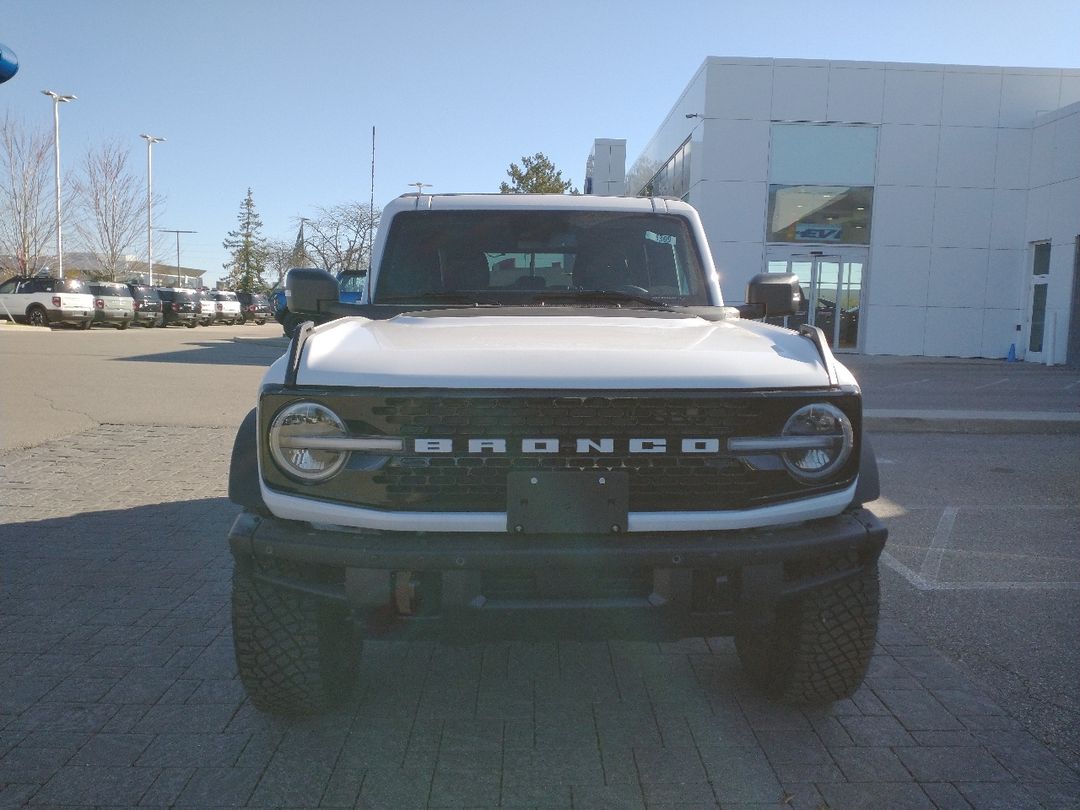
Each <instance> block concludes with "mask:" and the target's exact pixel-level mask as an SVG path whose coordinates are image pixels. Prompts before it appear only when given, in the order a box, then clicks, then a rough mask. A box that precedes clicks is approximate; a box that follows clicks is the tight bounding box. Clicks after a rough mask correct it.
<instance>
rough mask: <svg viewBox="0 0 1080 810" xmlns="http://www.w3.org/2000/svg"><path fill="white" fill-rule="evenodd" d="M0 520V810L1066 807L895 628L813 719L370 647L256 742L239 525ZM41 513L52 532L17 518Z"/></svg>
mask: <svg viewBox="0 0 1080 810" xmlns="http://www.w3.org/2000/svg"><path fill="white" fill-rule="evenodd" d="M183 494H184V493H183V492H177V493H174V495H176V496H177V497H180V498H182V497H183ZM5 496H6V497H5V500H6V501H7V508H6V509H5V514H6V515H16V516H19V515H21V516H23V518H24V519H23V520H21V521H20V522H17V523H6V524H0V588H2V589H0V684H3V686H2V687H0V786H2V788H0V789H2V790H3V791H4V792H3V797H4V798H5V800H8V799H12V798H14V799H15V801H14V802H13V803H14V804H15V805H19V804H21V803H26V804H29V805H30V806H33V805H37V804H45V805H65V806H66V805H72V806H88V805H110V806H123V805H129V806H130V805H134V804H136V803H139V804H141V805H150V806H174V805H175V806H183V805H187V806H196V807H207V806H224V805H248V806H281V805H287V806H305V807H314V806H318V805H322V806H335V807H353V806H356V807H366V808H402V807H449V806H457V807H463V806H464V807H494V806H497V805H502V806H537V805H543V806H550V807H566V808H569V807H571V806H587V807H593V806H618V807H639V808H640V807H652V806H664V805H670V804H675V803H688V802H690V803H693V804H694V805H695V806H707V807H716V806H718V805H723V806H751V805H752V806H754V807H778V808H780V807H804V808H810V807H814V808H816V807H820V806H829V807H856V806H860V807H861V806H866V807H901V806H903V807H920V808H921V807H926V808H933V807H949V806H963V799H962V798H961V797H964V798H966V799H968V800H969V801H971V802H972V804H973V805H974V806H983V804H981V803H980V802H986V801H989V800H990V798H991V797H993V796H997V797H999V798H1000V797H1001V796H1007V797H1009V803H1010V806H1013V807H1037V806H1040V804H1045V806H1060V807H1065V806H1070V804H1069V803H1070V802H1073V803H1074V804H1073V805H1072V806H1075V802H1077V801H1080V775H1078V774H1077V772H1076V771H1074V770H1072V769H1071V768H1069V767H1068V766H1067V765H1066V764H1064V763H1063V762H1061V760H1059V759H1058V758H1056V757H1054V756H1053V755H1052V754H1051V752H1050V751H1049V750H1047V749H1046V748H1045V747H1043V746H1042V745H1041V744H1040V743H1039V742H1038V741H1036V740H1035V739H1034V738H1032V737H1031V736H1030V735H1029V734H1027V732H1026V731H1024V729H1023V727H1022V726H1021V725H1020V724H1019V723H1018V722H1017V721H1016V720H1014V719H1013V718H1010V717H1008V716H1007V715H1006V714H1005V713H1004V712H1003V711H1002V710H1001V709H1000V708H999V707H997V706H996V705H994V704H993V703H992V702H991V701H989V700H987V698H986V697H985V696H984V695H983V694H982V693H981V692H980V691H979V690H978V689H977V688H976V687H974V686H973V685H972V684H971V683H970V682H969V681H968V680H967V678H966V676H965V675H964V674H963V673H962V672H960V671H959V670H958V669H957V668H956V667H954V666H953V665H952V664H951V663H949V662H948V661H947V660H945V659H944V658H943V657H942V656H940V655H939V654H938V653H936V652H935V651H933V650H932V649H930V648H928V647H926V646H925V645H924V643H923V642H922V640H921V638H919V637H918V636H916V635H915V634H913V633H911V632H910V631H909V630H907V629H906V628H905V627H904V626H903V625H902V624H901V623H900V622H898V621H896V620H894V619H892V618H886V619H885V620H884V621H883V623H882V628H881V632H880V634H879V638H878V646H877V651H876V654H875V657H874V659H873V661H872V663H871V667H870V672H869V673H868V676H867V680H866V684H865V685H864V686H863V687H862V688H861V689H860V690H859V691H858V692H857V693H856V694H855V695H854V696H853V697H852V698H851V699H848V700H842V701H838V702H836V703H834V704H832V705H831V706H828V707H823V708H815V709H805V708H796V707H791V706H784V705H778V704H775V703H772V702H770V701H768V700H767V699H765V698H763V697H762V696H761V695H760V694H759V693H758V692H756V691H755V690H754V688H753V685H752V684H750V683H748V682H747V680H746V678H745V677H744V676H743V674H742V672H741V670H740V668H739V665H738V661H737V657H736V655H735V651H734V647H733V645H732V644H731V642H730V640H729V639H704V638H696V639H688V640H686V641H683V642H679V643H673V644H657V643H647V642H566V641H550V642H499V643H484V644H466V645H449V644H440V643H434V642H401V641H398V642H392V641H377V642H367V643H366V644H365V649H364V655H363V658H362V662H361V665H360V667H359V670H358V672H357V681H356V687H357V689H356V693H355V695H354V696H353V697H351V698H349V699H348V700H345V701H343V702H342V704H341V705H340V707H339V708H337V709H336V710H334V711H332V712H329V713H327V714H326V715H323V716H321V717H316V718H308V719H282V718H276V717H271V716H268V715H265V714H262V713H260V712H258V711H256V710H255V709H254V707H252V705H251V704H250V702H249V701H248V700H247V699H246V697H245V695H244V691H243V688H242V686H241V684H240V681H239V679H238V677H237V674H236V667H235V664H234V660H233V650H232V638H231V627H230V608H229V601H230V588H231V585H230V577H231V570H232V561H231V555H230V553H229V550H228V547H227V543H226V540H225V534H226V531H227V529H228V526H229V523H230V522H231V520H232V519H233V517H234V516H235V514H236V512H237V509H236V507H235V506H234V505H232V504H231V503H230V502H228V501H227V500H226V499H225V498H220V497H218V498H199V499H191V500H176V501H170V502H164V503H159V504H151V505H143V506H133V507H131V508H119V509H106V510H102V509H101V508H100V507H101V504H102V501H103V500H113V501H115V502H122V500H123V498H124V497H125V495H124V494H123V493H114V494H113V495H111V496H103V495H100V494H97V493H95V494H93V495H83V496H79V495H78V493H73V494H72V498H71V499H70V500H68V499H65V500H64V501H63V502H56V503H47V502H42V501H41V500H40V491H39V492H38V494H37V496H36V499H35V497H34V496H33V495H32V494H31V493H29V492H28V491H27V492H26V493H25V496H23V493H22V491H20V490H19V489H17V488H15V489H13V490H12V489H9V490H8V491H7V492H6V493H5ZM127 497H130V495H129V496H127ZM65 498H66V496H65ZM47 510H48V511H51V512H52V514H53V515H55V514H56V512H57V511H58V510H63V511H65V512H66V513H67V514H65V515H62V516H50V517H45V518H43V519H34V518H33V517H32V516H35V515H42V514H47V513H48V511H47ZM1054 802H1057V803H1056V804H1055V803H1054Z"/></svg>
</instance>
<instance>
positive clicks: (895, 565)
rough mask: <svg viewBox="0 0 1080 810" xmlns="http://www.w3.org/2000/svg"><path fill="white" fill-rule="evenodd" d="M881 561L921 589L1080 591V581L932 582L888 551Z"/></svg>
mask: <svg viewBox="0 0 1080 810" xmlns="http://www.w3.org/2000/svg"><path fill="white" fill-rule="evenodd" d="M881 561H882V562H883V563H884V564H885V566H886V567H887V568H891V569H892V570H893V571H895V572H896V573H898V574H899V575H900V576H902V577H903V578H904V579H906V580H907V581H908V582H909V583H911V584H912V585H913V586H915V588H916V589H917V590H920V591H1080V582H992V581H991V582H986V581H982V582H931V581H930V580H928V579H926V577H924V576H921V575H920V574H917V573H915V572H914V571H913V570H912V569H910V568H908V567H907V566H906V565H904V564H903V563H902V562H900V561H899V560H898V559H896V557H894V556H893V555H892V554H890V553H889V552H887V551H883V552H881Z"/></svg>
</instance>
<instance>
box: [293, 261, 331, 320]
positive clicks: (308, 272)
mask: <svg viewBox="0 0 1080 810" xmlns="http://www.w3.org/2000/svg"><path fill="white" fill-rule="evenodd" d="M285 300H286V302H287V304H286V306H288V308H289V311H290V312H295V313H297V314H299V315H309V314H310V315H316V314H318V313H319V312H321V311H322V308H321V307H320V303H321V302H323V301H331V302H336V301H337V300H338V283H337V280H336V279H335V278H334V277H333V276H332V275H330V274H329V273H327V272H326V271H325V270H320V269H318V268H317V267H294V268H292V269H291V270H290V271H289V272H288V273H287V274H286V275H285Z"/></svg>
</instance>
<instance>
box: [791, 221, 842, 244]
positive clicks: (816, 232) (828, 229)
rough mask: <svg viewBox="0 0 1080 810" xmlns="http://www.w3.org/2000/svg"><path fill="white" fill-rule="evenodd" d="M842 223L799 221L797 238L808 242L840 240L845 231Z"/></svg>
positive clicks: (796, 229) (796, 226)
mask: <svg viewBox="0 0 1080 810" xmlns="http://www.w3.org/2000/svg"><path fill="white" fill-rule="evenodd" d="M843 230H844V229H843V228H842V227H841V226H840V225H813V224H811V223H809V222H799V223H797V224H796V225H795V238H796V239H800V240H804V241H807V242H839V241H840V234H841V233H842V232H843Z"/></svg>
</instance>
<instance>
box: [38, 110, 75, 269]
mask: <svg viewBox="0 0 1080 810" xmlns="http://www.w3.org/2000/svg"><path fill="white" fill-rule="evenodd" d="M41 92H42V94H44V95H46V96H48V97H49V98H51V99H52V100H53V146H54V151H55V152H56V277H57V278H63V277H64V237H63V235H62V233H61V230H60V105H61V104H64V103H67V102H69V101H75V100H76V99H77V98H78V96H72V95H62V94H61V93H54V92H53V91H52V90H42V91H41Z"/></svg>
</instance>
